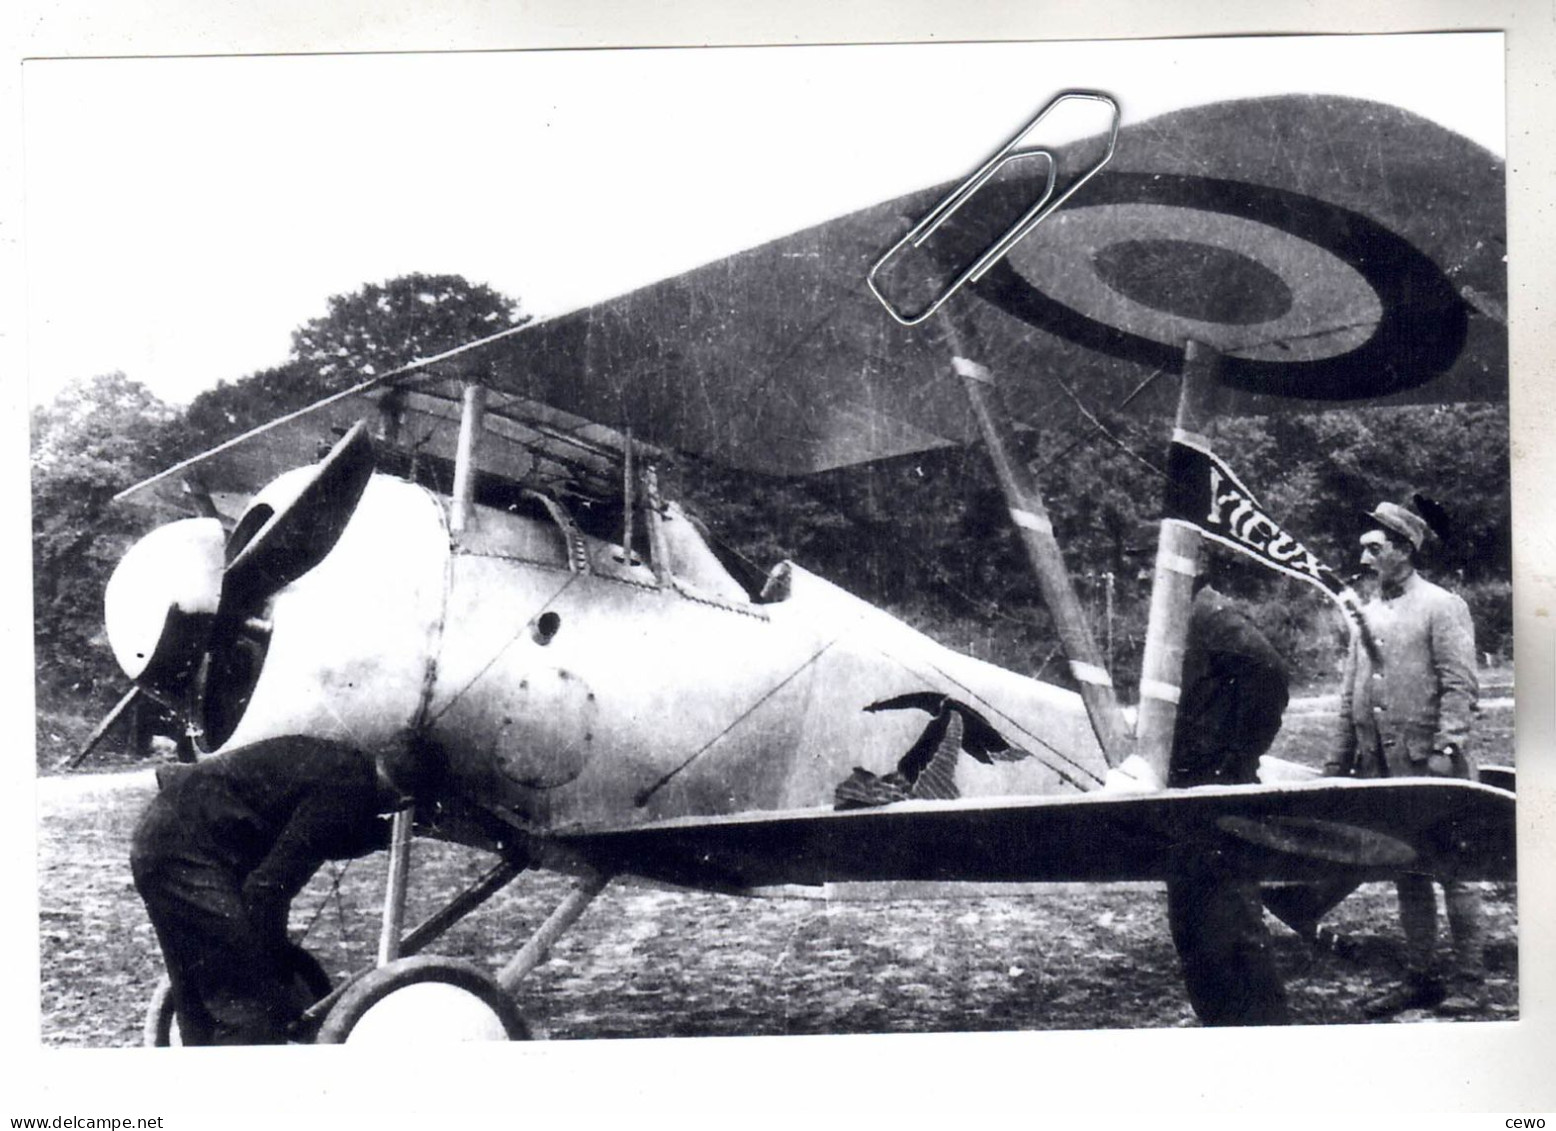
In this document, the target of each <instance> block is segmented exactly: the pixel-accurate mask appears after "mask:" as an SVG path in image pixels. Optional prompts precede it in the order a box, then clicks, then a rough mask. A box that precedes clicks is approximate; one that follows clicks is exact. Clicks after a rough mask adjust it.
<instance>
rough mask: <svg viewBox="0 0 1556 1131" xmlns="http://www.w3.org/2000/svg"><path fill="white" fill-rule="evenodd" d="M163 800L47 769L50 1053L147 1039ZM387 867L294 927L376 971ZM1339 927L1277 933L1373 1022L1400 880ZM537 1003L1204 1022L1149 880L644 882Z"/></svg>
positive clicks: (558, 1021) (465, 876)
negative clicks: (915, 887) (148, 819)
mask: <svg viewBox="0 0 1556 1131" xmlns="http://www.w3.org/2000/svg"><path fill="white" fill-rule="evenodd" d="M1321 708H1322V704H1319V705H1318V708H1317V709H1315V710H1314V711H1312V713H1311V714H1308V715H1302V714H1298V715H1295V716H1294V717H1292V718H1290V719H1289V720H1288V725H1287V729H1286V732H1285V733H1284V734H1283V736H1282V742H1283V746H1282V748H1280V749H1278V750H1277V753H1285V754H1287V755H1288V756H1289V755H1292V754H1298V755H1301V756H1303V757H1304V758H1311V756H1312V753H1311V752H1312V750H1313V749H1314V748H1315V744H1316V742H1317V739H1318V734H1319V731H1320V730H1321V726H1322V720H1323V717H1324V712H1323V711H1322V709H1321ZM1497 712H1498V708H1495V707H1493V708H1492V709H1491V711H1489V712H1488V715H1487V718H1486V719H1485V720H1484V721H1485V723H1486V726H1487V728H1488V729H1489V731H1490V732H1491V733H1494V734H1498V735H1500V736H1502V738H1501V739H1499V741H1502V740H1503V739H1505V740H1506V746H1507V750H1508V754H1507V756H1506V757H1502V758H1495V759H1491V760H1501V761H1508V762H1510V761H1511V755H1510V737H1509V736H1508V734H1507V726H1508V725H1509V723H1508V720H1510V719H1511V710H1510V705H1509V706H1508V708H1505V709H1501V714H1498V713H1497ZM1503 715H1505V716H1506V719H1505V720H1504V719H1503V718H1502V716H1503ZM1498 728H1500V729H1498ZM153 789H154V785H153V783H152V779H151V775H150V772H149V771H147V770H138V771H132V772H122V771H121V772H114V773H99V774H88V775H79V776H54V777H45V778H41V779H40V780H39V792H38V797H39V805H38V820H39V860H38V864H39V876H40V890H39V904H40V911H39V929H40V932H41V970H40V981H41V988H42V1018H43V1020H42V1032H41V1034H40V1037H41V1040H42V1041H43V1043H44V1044H46V1045H57V1046H94V1047H101V1046H124V1045H134V1044H137V1043H139V1040H140V1030H141V1021H142V1011H143V1009H144V1007H145V1003H146V999H147V997H148V995H149V994H150V992H151V989H152V987H153V985H154V984H155V982H156V980H157V978H158V977H159V975H160V973H161V965H160V958H159V957H158V954H157V947H156V941H155V938H154V937H153V934H152V931H151V927H150V924H149V923H148V922H147V921H146V917H145V914H144V911H143V910H142V908H141V905H140V902H139V900H138V898H137V897H136V894H135V891H134V889H133V887H132V886H131V882H130V875H129V868H128V864H127V862H126V858H127V855H128V850H129V837H130V831H131V829H132V827H133V825H134V821H135V819H136V817H137V815H138V814H139V812H140V810H141V808H142V807H143V806H144V805H145V803H146V801H147V799H148V798H149V797H150V796H151V793H152V790H153ZM489 863H490V860H489V859H488V858H485V857H482V856H481V855H479V854H477V853H473V852H470V851H468V850H464V849H459V848H455V847H451V846H447V845H438V844H425V845H423V844H418V845H417V847H416V855H415V864H414V867H413V873H412V875H413V881H412V893H411V900H410V904H411V905H410V917H411V920H412V921H415V920H417V919H419V918H420V917H421V916H422V915H424V914H426V913H428V912H430V911H431V910H432V909H433V908H434V907H435V906H437V904H438V903H439V902H440V900H441V899H443V898H446V897H447V895H448V894H449V893H450V892H451V891H453V890H455V888H456V887H458V886H462V885H463V884H464V883H466V882H468V881H469V880H470V879H472V878H474V877H475V876H476V875H478V874H479V873H480V872H481V871H483V870H484V869H485V868H486V867H487V866H488V865H489ZM383 875H384V860H383V858H382V857H381V856H380V857H371V858H368V859H365V860H361V861H357V862H354V863H352V864H350V865H347V866H345V867H344V869H343V870H342V869H341V868H339V867H335V866H332V867H327V868H325V869H324V870H322V871H321V872H320V873H319V875H317V876H316V877H315V878H314V880H313V882H312V884H310V886H309V888H308V889H307V891H306V892H305V893H304V894H303V895H302V896H301V897H300V898H299V899H298V900H297V903H296V905H295V906H294V909H293V928H294V933H299V932H306V945H307V946H308V947H309V949H311V950H313V951H314V952H315V953H316V954H318V955H319V957H320V958H321V960H323V962H324V964H325V966H326V968H327V969H328V970H329V971H330V972H331V974H332V975H334V976H336V977H340V976H342V975H345V974H346V973H348V972H350V971H352V970H354V969H359V968H362V967H364V966H366V965H368V964H370V962H371V958H372V953H373V949H374V946H375V943H376V919H377V914H378V907H379V903H380V900H381V892H382V883H383ZM567 886H568V881H567V880H566V879H564V878H561V877H555V876H546V875H535V876H525V877H521V878H520V879H519V881H518V882H517V883H515V884H514V885H512V886H511V887H510V888H509V889H507V890H506V891H504V892H503V893H502V894H500V895H499V896H498V897H497V898H495V899H494V900H493V901H492V902H491V903H489V904H488V905H487V906H486V907H484V908H482V909H481V910H480V911H479V912H477V913H476V914H475V915H473V916H472V917H470V918H469V919H467V920H465V921H464V922H462V923H461V924H459V926H457V927H456V928H455V929H454V930H452V931H451V932H450V933H449V934H448V935H446V936H445V937H444V938H443V939H442V940H440V941H439V942H438V943H437V944H436V946H435V947H434V948H433V949H434V950H435V951H436V952H437V953H441V954H449V955H454V956H457V957H463V958H468V959H471V960H473V961H475V962H477V963H478V964H480V965H482V966H484V967H486V968H489V969H492V970H494V971H495V970H496V969H497V968H498V967H500V966H501V964H502V963H503V962H504V961H506V959H507V958H508V957H509V956H511V955H512V954H513V953H514V951H516V950H517V948H518V947H519V946H520V945H521V943H522V942H523V940H524V939H525V938H526V937H527V936H528V934H529V933H530V932H531V931H533V930H534V928H535V927H536V926H538V925H539V923H540V922H541V920H542V919H543V918H544V917H545V915H546V914H547V913H548V912H549V911H550V909H551V908H552V907H553V906H554V905H555V904H556V902H557V901H558V900H559V899H560V898H561V897H562V895H563V894H565V892H566V890H567ZM1483 888H1484V891H1485V896H1486V908H1487V918H1488V928H1489V931H1488V936H1489V941H1490V950H1489V955H1488V965H1489V979H1488V984H1487V991H1488V992H1487V996H1486V1002H1485V1005H1484V1008H1483V1009H1482V1010H1481V1011H1480V1012H1479V1013H1478V1014H1476V1015H1472V1016H1471V1017H1469V1018H1467V1020H1471V1021H1473V1020H1510V1019H1513V1018H1516V1017H1517V1015H1518V977H1517V972H1518V943H1517V938H1518V929H1517V922H1518V920H1517V907H1516V890H1517V889H1516V886H1514V885H1511V884H1486V885H1483ZM1326 922H1328V923H1329V924H1330V925H1332V926H1333V927H1335V928H1336V929H1337V930H1338V931H1339V932H1340V934H1341V936H1342V938H1343V939H1344V944H1343V946H1342V947H1341V948H1340V949H1339V950H1338V951H1335V952H1330V951H1326V952H1323V953H1320V954H1317V955H1314V954H1310V953H1309V952H1308V950H1307V948H1306V947H1305V946H1304V944H1302V943H1301V941H1300V940H1298V939H1297V938H1296V936H1294V935H1293V934H1291V933H1290V932H1288V931H1286V930H1285V928H1284V927H1282V926H1280V925H1278V924H1276V923H1274V921H1273V920H1271V932H1272V935H1273V939H1274V945H1275V948H1276V953H1277V957H1278V960H1279V963H1280V966H1281V969H1282V971H1283V973H1284V974H1285V976H1286V980H1287V991H1288V994H1289V997H1290V1002H1291V1006H1292V1012H1293V1015H1294V1018H1295V1020H1296V1021H1297V1022H1299V1023H1303V1024H1336V1023H1347V1024H1352V1023H1357V1022H1359V1021H1361V1020H1362V1018H1361V1016H1360V1014H1359V1011H1358V1009H1357V1003H1358V1002H1359V1001H1360V1000H1361V999H1362V998H1363V997H1365V996H1366V995H1367V994H1368V993H1370V992H1372V991H1373V989H1374V988H1375V986H1376V985H1378V984H1380V983H1384V982H1387V981H1389V980H1391V979H1393V978H1394V977H1396V976H1397V974H1398V972H1399V969H1400V960H1401V945H1402V940H1401V937H1400V934H1399V921H1398V915H1397V912H1396V910H1395V906H1394V895H1393V889H1392V887H1391V886H1390V885H1385V884H1371V885H1367V886H1365V887H1363V888H1362V889H1361V890H1360V891H1359V892H1357V893H1356V894H1355V895H1354V896H1352V897H1351V898H1350V899H1348V900H1347V901H1346V902H1345V903H1344V904H1342V905H1341V906H1340V907H1339V908H1338V909H1337V910H1336V911H1335V912H1334V913H1333V915H1332V916H1331V917H1330V918H1329V919H1328V920H1327V921H1326ZM520 1006H521V1009H522V1011H523V1013H524V1014H525V1016H526V1018H527V1019H528V1020H529V1022H530V1024H531V1026H532V1028H533V1029H534V1031H535V1032H536V1034H537V1035H540V1036H545V1037H549V1038H552V1039H579V1038H604V1037H647V1036H703V1035H725V1036H729V1035H751V1034H769V1035H771V1034H786V1033H885V1032H946V1031H974V1030H1013V1029H1078V1028H1085V1029H1091V1028H1150V1027H1174V1026H1189V1025H1195V1024H1197V1022H1196V1020H1195V1018H1194V1016H1193V1013H1192V1012H1191V1010H1190V1008H1189V1005H1188V1002H1187V1000H1186V999H1185V997H1184V993H1183V988H1182V984H1181V981H1180V979H1179V976H1178V966H1177V958H1176V955H1175V953H1174V952H1173V949H1172V944H1171V941H1170V939H1169V938H1168V935H1167V930H1166V915H1165V906H1164V897H1163V894H1162V892H1161V890H1160V888H1159V887H1156V886H1154V885H1143V884H1131V885H1100V886H1082V885H1051V886H1047V887H1042V888H1036V889H1023V890H1021V891H1020V892H1018V893H1010V892H1001V893H998V894H990V893H988V892H987V891H983V892H980V893H979V894H976V895H974V896H972V897H968V898H958V899H945V898H922V899H916V900H908V901H893V902H880V901H875V902H869V901H860V900H844V901H831V902H828V901H820V900H801V899H793V900H752V899H742V898H735V897H727V896H717V895H707V894H702V893H691V892H681V891H671V890H665V889H660V888H654V887H648V886H639V885H632V884H629V883H621V884H618V885H613V886H612V887H611V888H609V889H607V891H606V892H605V893H604V894H603V895H602V896H601V897H600V898H599V899H598V900H597V901H596V902H595V903H594V905H593V906H592V907H591V908H590V909H589V911H588V912H587V913H586V914H585V915H584V917H583V918H582V919H581V920H579V922H578V923H577V924H576V925H575V926H574V927H573V929H572V930H571V931H570V932H569V933H568V934H567V935H566V936H564V938H563V939H562V941H561V942H560V943H559V944H558V946H557V948H556V950H555V951H554V953H553V955H552V958H551V959H550V961H549V962H548V963H547V964H545V965H544V966H542V967H541V968H540V969H539V970H537V971H536V972H535V973H534V974H533V975H531V977H530V979H529V980H528V981H527V982H526V983H525V985H524V986H523V987H522V989H521V992H520ZM1431 1020H1435V1018H1433V1017H1432V1016H1431V1015H1429V1014H1422V1013H1407V1014H1402V1015H1400V1016H1399V1017H1397V1018H1396V1019H1395V1021H1396V1022H1405V1023H1408V1022H1412V1021H1431Z"/></svg>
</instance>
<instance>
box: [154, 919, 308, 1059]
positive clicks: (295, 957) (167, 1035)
mask: <svg viewBox="0 0 1556 1131" xmlns="http://www.w3.org/2000/svg"><path fill="white" fill-rule="evenodd" d="M287 964H288V965H289V966H290V967H291V968H292V975H293V976H294V977H295V978H296V979H297V982H298V996H299V998H302V997H304V996H306V997H307V999H308V1000H309V1001H318V1000H319V999H320V998H322V997H323V996H324V995H325V994H327V993H329V992H330V976H329V975H328V974H327V973H325V971H324V967H323V966H321V965H320V964H319V960H318V959H317V958H315V957H314V956H313V955H312V954H310V953H309V952H308V951H306V950H304V949H303V948H302V947H300V946H297V945H295V944H294V945H293V946H292V947H291V949H290V951H288V953H287ZM141 1043H142V1044H143V1045H145V1046H146V1047H147V1048H170V1047H176V1046H178V1045H182V1044H183V1041H182V1040H180V1039H179V1034H178V1012H177V1010H176V1008H175V1007H174V1004H173V983H172V981H171V980H170V979H169V978H168V976H167V975H166V974H164V975H163V976H162V977H161V978H160V979H159V980H158V981H157V987H156V989H154V990H152V991H151V1000H150V1001H149V1002H147V1003H146V1021H145V1024H144V1025H143V1026H142V1027H141Z"/></svg>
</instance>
